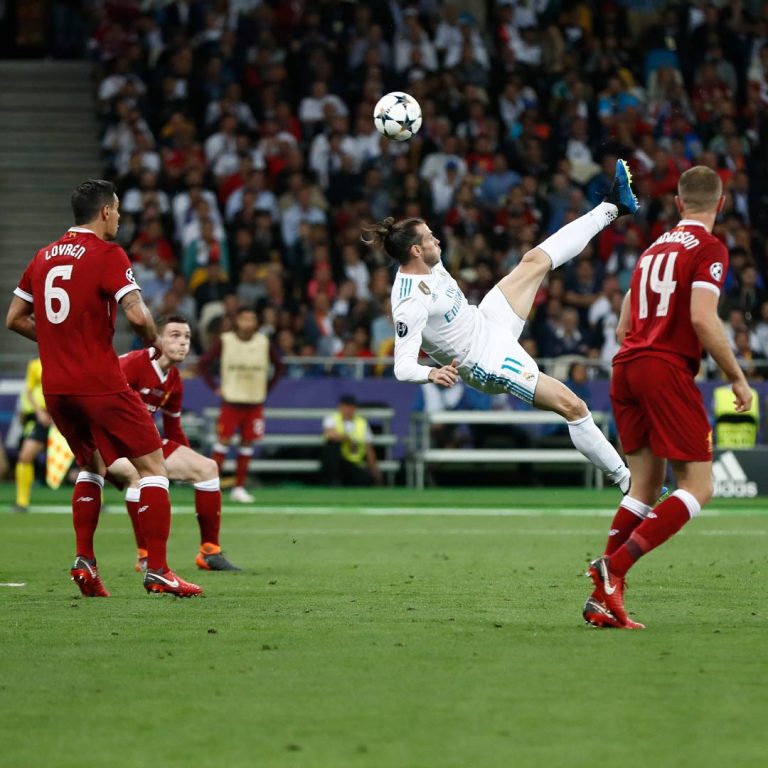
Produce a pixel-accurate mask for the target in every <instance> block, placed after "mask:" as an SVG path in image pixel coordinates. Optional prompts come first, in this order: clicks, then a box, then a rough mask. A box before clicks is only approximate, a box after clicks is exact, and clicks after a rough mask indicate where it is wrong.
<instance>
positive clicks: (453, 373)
mask: <svg viewBox="0 0 768 768" xmlns="http://www.w3.org/2000/svg"><path fill="white" fill-rule="evenodd" d="M458 362H459V361H458V360H452V361H451V364H450V365H444V366H443V367H442V368H433V369H432V371H431V372H430V374H429V380H430V381H431V382H432V383H433V384H439V385H440V386H441V387H446V388H447V387H452V386H453V385H454V384H455V383H456V382H457V381H458V380H459V369H458V368H457V367H456V366H457V364H458Z"/></svg>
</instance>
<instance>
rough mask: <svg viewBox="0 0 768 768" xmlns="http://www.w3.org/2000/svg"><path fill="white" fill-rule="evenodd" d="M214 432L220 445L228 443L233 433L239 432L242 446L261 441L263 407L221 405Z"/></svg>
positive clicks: (262, 434) (260, 405)
mask: <svg viewBox="0 0 768 768" xmlns="http://www.w3.org/2000/svg"><path fill="white" fill-rule="evenodd" d="M216 432H217V434H218V437H219V441H220V442H222V443H228V442H229V441H230V440H231V439H232V435H234V434H235V432H240V442H241V443H242V444H243V445H248V444H250V443H252V442H253V441H254V440H261V438H262V437H264V405H263V404H262V403H259V404H258V405H239V404H238V405H233V404H232V403H222V404H221V412H220V413H219V421H218V423H217V424H216Z"/></svg>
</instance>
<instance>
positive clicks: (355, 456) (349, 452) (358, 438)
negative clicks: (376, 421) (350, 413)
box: [334, 412, 368, 464]
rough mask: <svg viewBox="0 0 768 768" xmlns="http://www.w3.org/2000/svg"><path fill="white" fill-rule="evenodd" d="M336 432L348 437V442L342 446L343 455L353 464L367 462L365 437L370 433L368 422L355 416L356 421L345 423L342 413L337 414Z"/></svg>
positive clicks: (335, 416) (335, 415)
mask: <svg viewBox="0 0 768 768" xmlns="http://www.w3.org/2000/svg"><path fill="white" fill-rule="evenodd" d="M334 418H335V420H336V431H337V432H340V433H341V434H343V435H346V436H347V438H349V439H348V440H345V441H344V442H342V444H341V455H342V457H343V458H344V459H346V460H347V461H349V462H351V463H352V464H363V463H364V462H365V454H366V449H365V436H366V433H367V432H368V422H367V421H366V420H365V419H364V418H363V417H362V416H355V417H354V420H353V421H351V422H349V421H344V419H342V418H341V414H340V413H338V412H337V413H335V414H334Z"/></svg>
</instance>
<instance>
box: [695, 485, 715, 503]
mask: <svg viewBox="0 0 768 768" xmlns="http://www.w3.org/2000/svg"><path fill="white" fill-rule="evenodd" d="M698 490H699V492H698V493H697V494H695V496H696V499H697V500H698V502H699V504H701V506H702V507H703V506H704V505H705V504H708V503H709V501H710V499H711V498H712V496H713V495H714V493H715V486H714V484H713V483H712V480H705V481H704V482H703V483H702V486H701V488H700V489H698Z"/></svg>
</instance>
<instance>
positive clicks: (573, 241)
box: [539, 160, 638, 269]
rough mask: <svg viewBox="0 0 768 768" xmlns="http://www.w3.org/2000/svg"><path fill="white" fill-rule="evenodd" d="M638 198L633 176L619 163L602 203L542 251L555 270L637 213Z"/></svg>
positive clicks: (550, 239)
mask: <svg viewBox="0 0 768 768" xmlns="http://www.w3.org/2000/svg"><path fill="white" fill-rule="evenodd" d="M637 209H638V204H637V198H636V197H635V193H634V192H633V191H632V175H631V174H630V172H629V166H628V165H627V164H626V162H624V160H617V161H616V175H615V176H614V179H613V184H612V186H611V189H610V191H609V192H608V194H607V195H606V197H605V199H604V200H603V202H602V203H600V204H599V205H598V206H597V207H595V208H593V209H592V210H591V211H589V213H585V214H584V215H583V216H580V217H579V218H578V219H575V220H574V221H571V222H570V223H568V224H566V225H565V226H564V227H562V228H561V229H559V230H558V231H557V232H555V233H554V234H553V235H550V236H549V237H548V238H547V239H546V240H545V241H544V242H543V243H541V245H539V248H540V249H541V250H542V251H544V252H545V253H547V255H548V256H549V258H550V259H551V260H552V269H557V267H560V266H562V265H563V264H565V263H566V262H568V261H570V260H571V259H573V258H574V257H576V256H578V255H579V254H580V253H581V252H582V251H583V250H584V248H585V247H586V245H587V243H588V242H589V241H590V240H591V239H592V238H593V237H594V236H595V235H597V234H598V233H600V232H602V230H604V229H605V228H606V227H607V226H608V225H609V224H610V223H611V222H613V221H615V220H616V219H617V218H618V217H619V216H624V215H626V214H629V213H635V211H637Z"/></svg>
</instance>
